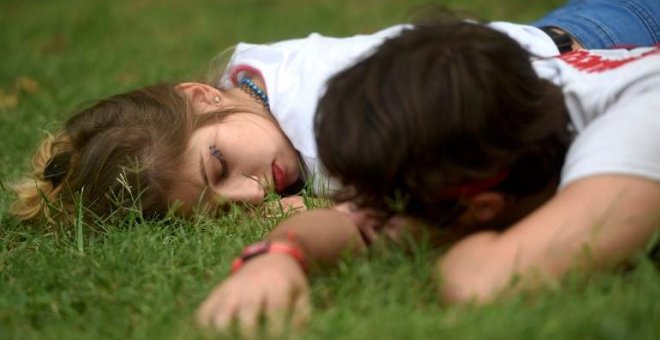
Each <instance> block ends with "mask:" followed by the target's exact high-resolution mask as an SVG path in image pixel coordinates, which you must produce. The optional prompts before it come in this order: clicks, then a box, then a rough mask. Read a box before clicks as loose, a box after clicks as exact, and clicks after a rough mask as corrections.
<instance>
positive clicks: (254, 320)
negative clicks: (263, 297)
mask: <svg viewBox="0 0 660 340" xmlns="http://www.w3.org/2000/svg"><path fill="white" fill-rule="evenodd" d="M236 314H237V318H238V320H237V321H238V326H239V329H240V331H241V335H242V336H243V337H245V338H249V339H252V338H254V336H255V334H256V330H257V326H258V321H259V315H260V314H261V303H259V302H258V300H253V301H250V302H247V303H242V304H241V308H240V309H239V310H238V311H237V312H236Z"/></svg>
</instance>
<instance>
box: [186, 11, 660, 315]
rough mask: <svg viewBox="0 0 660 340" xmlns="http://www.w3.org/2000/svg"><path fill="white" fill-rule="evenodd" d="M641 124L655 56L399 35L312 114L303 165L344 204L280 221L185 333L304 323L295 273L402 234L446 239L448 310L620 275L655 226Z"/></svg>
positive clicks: (657, 77) (655, 177)
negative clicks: (587, 277) (312, 164)
mask: <svg viewBox="0 0 660 340" xmlns="http://www.w3.org/2000/svg"><path fill="white" fill-rule="evenodd" d="M658 113H660V48H658V47H645V48H637V49H632V50H626V49H618V50H598V51H590V50H577V51H573V52H570V53H566V54H563V55H560V56H556V57H550V58H547V57H535V56H532V55H530V54H529V52H528V51H526V50H525V49H524V48H522V47H521V46H520V45H519V44H518V43H517V42H516V41H514V40H512V39H511V38H510V37H508V36H506V35H505V34H502V33H501V32H498V31H496V30H493V29H491V28H489V27H486V26H483V25H480V24H477V23H473V22H460V21H459V22H445V23H436V24H424V25H417V26H415V27H413V28H410V29H407V30H405V31H403V32H402V33H401V34H400V35H398V36H397V37H394V38H391V39H388V40H387V41H386V42H385V43H383V44H382V45H381V46H380V47H379V48H378V50H377V51H376V52H375V53H373V54H371V55H369V56H367V57H365V58H364V59H363V60H361V61H360V62H358V63H356V64H355V65H353V66H351V67H349V68H347V69H345V70H344V71H342V72H340V73H339V74H337V75H336V76H334V77H333V78H331V80H330V81H329V83H328V86H327V90H326V92H325V95H324V96H323V98H322V99H321V101H320V102H319V106H318V110H317V114H316V118H315V133H316V139H317V143H318V148H319V157H320V158H321V160H322V162H323V164H324V166H325V167H326V169H327V171H328V172H329V174H330V175H331V176H333V177H334V178H336V179H338V180H339V181H340V182H341V183H342V184H343V186H344V189H343V191H341V192H340V193H339V198H338V200H339V201H345V202H346V204H348V205H350V206H352V207H353V208H351V209H347V208H346V207H347V206H346V205H344V206H343V207H340V208H335V209H318V210H315V211H309V212H305V213H302V214H298V215H295V216H293V217H290V218H289V219H287V220H285V221H284V222H282V223H281V224H280V225H279V226H278V227H277V228H276V229H275V230H274V231H273V232H272V233H271V234H270V235H269V236H268V238H267V240H266V241H264V242H261V243H258V244H256V245H253V246H250V247H248V248H246V249H245V251H244V252H243V253H242V254H241V255H240V256H239V257H238V258H237V260H236V262H235V265H234V266H233V268H232V271H233V273H234V274H233V275H232V276H230V277H229V278H228V279H227V280H226V281H225V282H223V283H222V284H221V285H219V286H218V288H216V290H215V291H214V292H213V293H211V295H210V296H209V297H208V298H207V299H206V301H205V302H204V303H203V304H202V306H201V307H200V309H199V312H198V319H199V322H200V323H202V324H203V325H213V326H214V327H218V328H223V327H226V326H227V325H228V323H229V322H230V321H231V320H232V319H234V318H237V319H238V321H239V322H240V323H241V324H243V325H248V326H249V325H253V324H254V320H256V318H257V316H258V315H259V314H260V313H265V314H266V315H267V316H269V317H270V316H272V315H276V314H277V312H278V311H279V310H282V309H284V310H286V309H292V312H293V315H294V317H304V316H306V315H307V314H308V300H307V299H308V297H307V295H308V294H307V278H306V269H307V268H309V267H310V266H311V265H317V264H321V265H322V264H332V263H334V262H335V261H337V259H338V258H339V257H340V256H341V255H344V254H346V253H354V252H359V251H361V250H362V249H364V248H365V247H366V246H367V245H369V244H370V243H371V242H373V240H374V238H375V237H378V236H379V235H382V234H385V235H386V236H388V235H391V236H392V237H394V238H396V237H397V232H401V230H402V229H403V230H406V228H411V227H415V226H420V225H421V226H425V227H427V228H428V229H429V230H446V231H448V232H449V235H450V237H449V238H445V239H443V241H448V240H451V241H452V245H451V247H450V248H449V250H448V251H447V253H446V254H445V255H444V256H442V257H441V258H440V259H439V260H438V262H437V269H438V271H439V273H440V274H441V279H440V281H439V287H440V291H441V295H442V296H441V297H442V298H443V299H444V301H445V302H448V303H465V302H469V301H476V302H485V301H489V300H492V299H493V298H494V297H496V296H498V294H499V293H500V292H502V291H504V290H505V289H506V288H507V287H509V285H513V286H511V287H510V288H511V289H524V288H530V287H534V286H537V285H538V284H539V283H542V282H545V281H546V280H554V279H558V278H561V277H562V276H563V275H564V274H565V273H567V272H568V271H569V270H571V269H578V270H583V271H585V272H590V271H594V270H598V269H602V268H608V267H610V266H612V265H616V264H620V263H622V262H624V261H626V260H628V259H630V258H631V257H632V256H633V255H634V254H635V253H636V252H637V251H640V250H642V249H644V247H645V246H646V244H647V243H648V242H650V240H651V239H652V235H653V234H654V233H656V232H658V231H659V230H660V229H659V228H660V223H659V222H660V221H659V220H658V215H659V211H658V207H659V206H660V157H658V155H657V152H658V151H657V150H660V120H658V119H657V115H658ZM515 277H518V278H520V280H516V281H515V283H512V282H513V281H512V280H513V278H515ZM539 280H540V281H539ZM273 282H276V283H277V284H273Z"/></svg>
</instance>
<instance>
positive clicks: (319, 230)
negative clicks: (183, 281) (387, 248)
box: [197, 208, 365, 334]
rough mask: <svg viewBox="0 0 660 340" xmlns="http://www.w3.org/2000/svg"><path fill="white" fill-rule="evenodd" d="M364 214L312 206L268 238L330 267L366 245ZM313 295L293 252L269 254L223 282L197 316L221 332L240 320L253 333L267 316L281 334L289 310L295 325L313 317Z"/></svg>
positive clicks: (307, 260)
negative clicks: (360, 227)
mask: <svg viewBox="0 0 660 340" xmlns="http://www.w3.org/2000/svg"><path fill="white" fill-rule="evenodd" d="M360 218H362V217H361V215H359V214H353V213H350V212H349V211H347V210H344V209H341V208H339V209H317V210H311V211H307V212H303V213H300V214H297V215H294V216H292V217H290V218H288V219H287V220H285V221H284V222H282V223H281V224H280V225H279V226H278V227H277V228H276V229H274V230H273V231H272V232H271V233H270V235H269V236H268V238H267V239H268V240H270V241H271V242H277V243H280V244H285V245H286V244H288V245H290V246H291V247H295V248H298V249H300V250H301V251H302V253H303V257H304V259H305V260H304V262H305V263H304V264H305V265H316V264H321V265H329V264H333V263H335V262H336V261H337V260H338V259H339V258H340V256H342V255H343V254H346V253H348V252H356V251H360V250H362V249H363V248H364V246H365V245H364V242H363V240H362V238H361V237H360V233H359V232H358V228H357V227H356V223H359V222H360V220H359V219H360ZM308 299H309V298H308V284H307V277H306V275H305V272H304V270H303V267H302V266H301V264H300V263H298V261H297V260H296V259H295V258H294V257H293V256H290V255H288V254H282V253H266V254H263V255H259V256H258V257H255V258H253V259H250V260H249V261H247V262H245V264H244V265H243V266H242V267H241V268H240V269H239V270H238V271H237V272H236V273H234V274H233V275H231V276H229V277H228V278H227V279H225V281H224V282H222V283H220V284H219V285H218V286H217V287H216V288H215V289H214V290H213V292H212V293H211V294H210V295H209V296H208V297H207V298H206V300H205V301H204V302H203V303H202V305H201V307H200V308H199V311H198V313H197V319H198V321H199V322H200V324H202V325H203V326H212V327H214V328H216V329H218V330H226V329H227V328H228V327H229V326H230V325H231V324H232V321H233V320H236V321H237V323H238V325H239V326H240V327H241V328H242V330H243V332H244V334H249V333H250V332H251V331H252V330H253V329H254V327H255V326H256V325H257V324H258V320H259V316H260V315H264V316H265V317H266V319H267V320H268V321H269V322H268V325H269V327H271V333H273V334H278V333H279V331H280V330H281V329H282V326H283V325H284V323H285V320H286V318H287V314H288V313H291V317H292V322H293V323H294V324H295V323H299V322H303V321H304V320H305V319H306V318H307V317H308V314H309V300H308Z"/></svg>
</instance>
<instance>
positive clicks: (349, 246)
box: [268, 209, 365, 265]
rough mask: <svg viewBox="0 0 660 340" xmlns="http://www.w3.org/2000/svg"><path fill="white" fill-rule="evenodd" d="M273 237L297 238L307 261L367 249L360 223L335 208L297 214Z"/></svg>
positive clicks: (332, 259) (333, 259) (331, 261)
mask: <svg viewBox="0 0 660 340" xmlns="http://www.w3.org/2000/svg"><path fill="white" fill-rule="evenodd" d="M268 239H270V240H277V241H284V242H295V243H296V245H297V246H299V247H301V248H302V251H303V252H304V254H305V257H306V259H307V261H308V262H311V263H315V264H321V265H328V264H334V263H335V262H336V261H337V259H338V258H339V257H340V256H342V255H344V254H347V253H355V252H359V251H361V250H362V249H364V247H365V245H364V242H363V241H362V238H361V237H360V233H359V231H358V227H357V226H356V225H355V224H354V223H353V222H352V221H351V220H350V219H349V218H348V217H347V216H346V215H345V214H344V213H341V212H338V211H336V210H332V209H316V210H311V211H307V212H303V213H300V214H296V215H294V216H292V217H290V218H288V219H286V220H285V221H283V222H282V223H280V225H279V226H278V227H277V228H276V229H275V230H273V231H272V232H271V234H270V235H269V236H268Z"/></svg>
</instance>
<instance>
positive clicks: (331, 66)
mask: <svg viewBox="0 0 660 340" xmlns="http://www.w3.org/2000/svg"><path fill="white" fill-rule="evenodd" d="M489 25H490V26H491V27H493V28H495V29H497V30H500V31H502V32H504V33H506V34H507V35H509V36H510V37H512V38H513V39H515V40H517V41H518V42H519V43H520V44H521V45H522V46H523V47H525V48H526V49H527V50H529V51H530V52H531V53H532V54H533V55H536V56H541V57H550V56H554V55H557V54H558V51H557V48H556V46H555V44H554V43H553V42H552V40H551V39H550V38H549V37H548V36H547V35H546V34H545V33H543V32H542V31H541V30H539V29H537V28H535V27H532V26H526V25H518V24H512V23H506V22H493V23H490V24H489ZM407 27H410V26H408V25H398V26H393V27H390V28H387V29H384V30H382V31H379V32H376V33H374V34H370V35H356V36H353V37H347V38H332V37H324V36H322V35H319V34H317V33H313V34H311V35H309V36H308V37H306V38H302V39H294V40H286V41H282V42H277V43H273V44H269V45H255V44H247V43H240V44H238V45H237V46H236V50H235V52H234V55H233V56H232V58H231V60H230V62H229V65H228V72H227V74H225V76H224V77H223V78H222V80H221V82H222V83H224V84H231V85H236V84H237V82H238V81H239V80H240V72H236V71H239V70H242V69H248V70H251V71H252V72H257V73H258V74H260V75H261V76H262V78H263V79H264V81H265V84H266V91H267V93H268V97H269V101H270V108H271V112H272V113H273V116H274V117H275V119H277V121H278V123H279V124H280V127H281V128H282V130H283V131H284V133H285V134H286V136H287V137H288V138H289V140H291V143H292V144H293V146H294V147H295V148H296V150H298V152H300V155H301V157H302V159H303V161H304V162H305V165H306V166H307V169H308V171H309V172H310V174H311V175H312V176H313V177H312V178H313V179H314V183H313V184H314V185H313V188H314V190H315V192H316V194H323V193H324V192H325V189H330V190H332V189H334V188H337V187H338V183H334V182H332V181H331V180H330V179H329V178H328V177H327V176H326V174H325V171H324V170H323V168H322V166H321V164H320V162H319V159H318V153H317V146H316V141H315V139H314V126H313V122H314V113H315V112H316V106H317V103H318V101H319V99H320V98H321V96H322V95H323V93H324V91H325V86H326V81H327V80H328V79H329V78H330V77H331V76H333V75H334V74H336V73H338V72H339V71H341V70H343V69H345V68H347V67H348V66H350V65H352V64H354V63H355V62H357V61H359V60H361V59H362V58H363V57H366V56H367V55H369V54H370V53H372V52H373V51H374V50H375V48H377V47H378V46H379V45H380V44H381V43H383V41H384V40H385V39H387V38H390V37H393V36H396V35H398V34H399V33H400V32H401V31H402V30H403V29H405V28H407Z"/></svg>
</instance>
